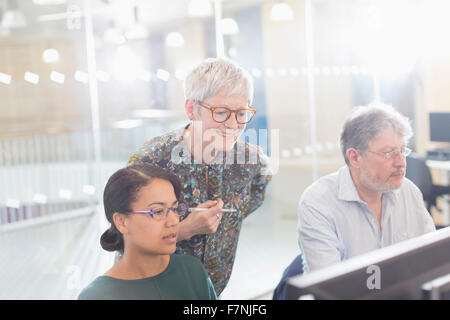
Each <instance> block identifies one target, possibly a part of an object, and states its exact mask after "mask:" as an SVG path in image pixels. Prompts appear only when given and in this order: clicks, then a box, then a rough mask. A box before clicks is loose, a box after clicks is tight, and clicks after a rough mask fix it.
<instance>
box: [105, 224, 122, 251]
mask: <svg viewBox="0 0 450 320" xmlns="http://www.w3.org/2000/svg"><path fill="white" fill-rule="evenodd" d="M100 245H101V246H102V248H103V249H104V250H106V251H117V250H123V238H122V235H121V234H120V232H118V231H117V230H115V229H114V228H113V227H112V226H111V227H110V228H109V229H108V230H106V231H105V232H104V233H103V234H102V236H101V237H100Z"/></svg>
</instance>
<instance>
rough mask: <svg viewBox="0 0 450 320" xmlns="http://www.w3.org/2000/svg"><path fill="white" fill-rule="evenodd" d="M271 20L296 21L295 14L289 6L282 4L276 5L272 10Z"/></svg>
mask: <svg viewBox="0 0 450 320" xmlns="http://www.w3.org/2000/svg"><path fill="white" fill-rule="evenodd" d="M270 19H271V20H272V21H289V20H292V19H294V13H293V12H292V9H291V7H290V6H289V5H288V4H286V3H284V2H280V3H276V4H274V5H273V7H272V9H271V10H270Z"/></svg>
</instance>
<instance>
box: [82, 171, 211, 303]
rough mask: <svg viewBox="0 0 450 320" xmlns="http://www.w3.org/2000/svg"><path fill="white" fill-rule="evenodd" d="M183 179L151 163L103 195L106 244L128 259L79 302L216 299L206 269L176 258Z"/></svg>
mask: <svg viewBox="0 0 450 320" xmlns="http://www.w3.org/2000/svg"><path fill="white" fill-rule="evenodd" d="M181 189H182V187H181V183H180V181H179V179H178V178H177V177H176V176H175V175H173V174H172V173H169V172H167V171H164V170H163V169H161V168H159V167H156V166H151V165H149V164H140V165H132V166H129V167H126V168H123V169H120V170H118V171H117V172H116V173H114V174H113V175H112V176H111V177H110V179H109V180H108V183H107V184H106V187H105V191H104V194H103V202H104V206H105V213H106V218H107V219H108V221H109V222H111V227H110V228H109V229H108V230H107V231H106V232H105V233H104V234H103V235H102V237H101V245H102V247H103V249H105V250H108V251H116V250H123V252H124V254H123V257H122V259H120V260H119V261H118V262H117V263H116V264H115V265H114V266H113V267H112V268H111V269H109V270H108V271H107V272H106V273H105V274H104V275H102V276H99V277H97V278H96V279H95V280H94V281H93V282H92V283H91V284H89V285H88V286H87V287H86V288H85V289H84V290H83V291H82V292H81V293H80V295H79V297H78V299H80V300H85V299H174V300H175V299H183V300H194V299H201V300H209V299H214V300H215V299H217V296H216V293H215V291H214V287H213V285H212V283H211V280H210V278H209V276H208V274H207V272H206V270H205V268H204V267H203V264H202V263H201V262H200V261H199V260H198V259H197V258H195V257H192V256H190V255H177V254H173V253H174V252H175V249H176V240H177V232H178V226H179V215H181V214H184V213H185V211H186V207H185V206H184V205H183V204H181V203H179V201H180V196H181Z"/></svg>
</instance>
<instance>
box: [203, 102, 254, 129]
mask: <svg viewBox="0 0 450 320" xmlns="http://www.w3.org/2000/svg"><path fill="white" fill-rule="evenodd" d="M197 103H198V104H199V105H200V106H201V107H203V108H206V109H208V110H209V111H211V115H212V118H213V120H214V121H216V122H219V123H222V122H225V121H227V120H228V119H229V118H230V117H231V114H232V113H234V114H235V116H236V122H237V123H239V124H246V123H249V122H250V120H252V118H253V116H254V115H255V113H256V110H255V109H253V108H251V107H245V108H242V109H238V110H231V109H228V108H227V107H211V106H208V105H207V104H205V103H202V102H200V101H198V102H197Z"/></svg>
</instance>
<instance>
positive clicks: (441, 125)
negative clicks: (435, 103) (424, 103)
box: [430, 112, 450, 142]
mask: <svg viewBox="0 0 450 320" xmlns="http://www.w3.org/2000/svg"><path fill="white" fill-rule="evenodd" d="M449 124H450V112H430V141H435V142H450V125H449Z"/></svg>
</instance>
